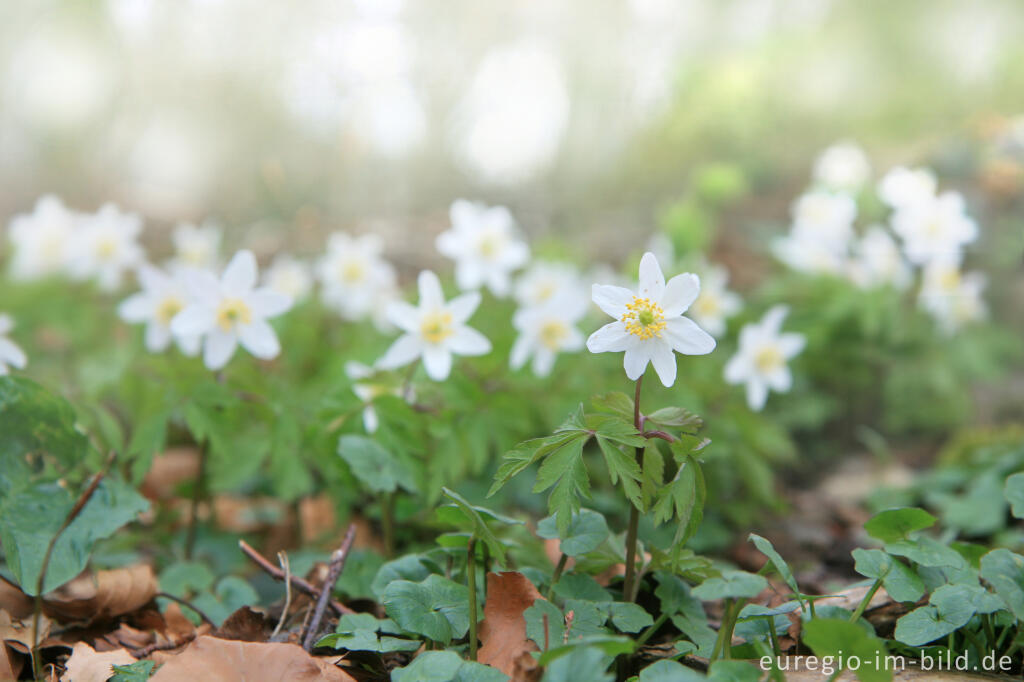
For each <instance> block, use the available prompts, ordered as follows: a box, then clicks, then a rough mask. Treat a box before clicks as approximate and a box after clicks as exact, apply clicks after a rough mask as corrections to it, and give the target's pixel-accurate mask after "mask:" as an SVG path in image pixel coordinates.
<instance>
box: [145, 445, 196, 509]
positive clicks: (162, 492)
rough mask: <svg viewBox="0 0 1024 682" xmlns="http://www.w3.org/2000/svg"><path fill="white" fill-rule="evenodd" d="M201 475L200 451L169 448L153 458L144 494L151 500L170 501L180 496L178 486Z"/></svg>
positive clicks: (190, 448)
mask: <svg viewBox="0 0 1024 682" xmlns="http://www.w3.org/2000/svg"><path fill="white" fill-rule="evenodd" d="M198 475H199V449H198V448H195V447H180V448H169V449H167V451H165V452H162V453H160V454H159V455H157V456H156V457H154V458H153V463H152V464H151V465H150V467H149V471H148V472H146V477H145V478H144V479H143V481H142V494H143V495H145V496H146V497H148V498H149V499H151V500H169V499H172V498H174V497H177V496H178V486H179V485H181V484H182V483H185V482H186V481H194V480H196V477H197V476H198Z"/></svg>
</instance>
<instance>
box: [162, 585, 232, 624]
mask: <svg viewBox="0 0 1024 682" xmlns="http://www.w3.org/2000/svg"><path fill="white" fill-rule="evenodd" d="M156 596H158V597H163V598H164V599H170V600H171V601H176V602H178V603H179V604H181V605H182V606H184V607H185V608H187V609H189V610H190V611H192V612H193V613H195V614H196V615H197V616H199V617H200V618H202V619H203V622H204V623H209V624H210V625H212V626H213V627H217V624H216V623H214V622H213V619H212V618H210V617H209V616H207V615H206V614H205V613H203V612H202V611H200V610H199V609H198V608H196V606H195V604H193V603H192V602H190V601H189V600H188V599H182V598H181V597H175V596H174V595H173V594H168V593H167V592H157V593H156Z"/></svg>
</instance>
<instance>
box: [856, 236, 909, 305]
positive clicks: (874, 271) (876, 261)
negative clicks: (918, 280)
mask: <svg viewBox="0 0 1024 682" xmlns="http://www.w3.org/2000/svg"><path fill="white" fill-rule="evenodd" d="M847 272H848V274H849V276H850V279H851V281H853V283H854V284H856V285H857V286H859V287H862V288H865V289H870V288H873V287H878V286H892V287H894V288H896V289H897V290H900V291H902V290H904V289H906V288H907V286H909V285H910V280H911V278H912V273H911V270H910V266H909V265H907V262H906V260H904V258H903V254H902V253H901V252H900V248H899V246H898V245H897V244H896V240H895V239H893V238H892V237H891V236H890V235H889V233H888V232H886V231H885V229H883V228H882V227H881V226H880V225H872V226H871V227H869V228H868V231H867V232H866V233H865V234H864V236H863V237H862V238H861V239H860V240H859V241H858V242H857V243H856V244H855V245H854V257H853V259H852V260H851V261H850V263H849V264H848V270H847Z"/></svg>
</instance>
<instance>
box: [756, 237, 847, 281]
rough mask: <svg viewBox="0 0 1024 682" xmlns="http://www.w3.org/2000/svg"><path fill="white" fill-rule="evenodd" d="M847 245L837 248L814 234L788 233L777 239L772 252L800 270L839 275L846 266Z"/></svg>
mask: <svg viewBox="0 0 1024 682" xmlns="http://www.w3.org/2000/svg"><path fill="white" fill-rule="evenodd" d="M846 251H847V245H845V244H844V245H843V248H841V249H839V248H836V247H835V246H834V245H832V244H829V243H827V242H825V241H823V240H820V239H816V238H814V237H813V236H803V235H797V234H788V235H786V236H784V237H781V238H779V239H776V240H775V242H773V244H772V253H774V254H775V257H776V258H778V259H779V260H780V261H782V262H783V263H785V264H786V265H788V266H789V267H791V268H793V269H794V270H796V271H798V272H809V273H815V274H826V275H838V274H840V273H841V272H843V270H844V268H845V267H846Z"/></svg>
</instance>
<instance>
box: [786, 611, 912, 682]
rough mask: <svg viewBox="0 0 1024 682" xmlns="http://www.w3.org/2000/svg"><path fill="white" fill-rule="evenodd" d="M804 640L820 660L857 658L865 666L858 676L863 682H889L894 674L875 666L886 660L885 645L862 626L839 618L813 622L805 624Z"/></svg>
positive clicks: (815, 619) (884, 668)
mask: <svg viewBox="0 0 1024 682" xmlns="http://www.w3.org/2000/svg"><path fill="white" fill-rule="evenodd" d="M803 640H804V643H805V644H807V646H809V647H810V648H811V650H812V651H814V653H815V655H817V656H818V657H819V658H821V657H823V656H833V657H838V656H839V654H840V652H842V654H843V655H844V656H846V660H850V658H851V657H856V658H858V659H859V660H860V662H861V666H860V668H859V669H858V670H857V671H856V672H855V674H856V675H857V678H858V679H859V680H862V682H889V680H891V679H892V671H891V670H888V669H887V668H886V667H885V666H884V665H883V666H881V669H878V667H876V666H875V660H876V657H877V660H880V661H884V660H885V653H886V650H885V644H884V643H883V642H882V640H880V639H879V638H878V637H875V636H873V635H870V634H868V633H867V632H865V631H864V630H863V629H862V628H861V627H860V626H859V625H857V624H855V623H850V622H849V621H846V620H839V619H835V618H813V619H811V620H809V621H807V622H805V623H804V624H803Z"/></svg>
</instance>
